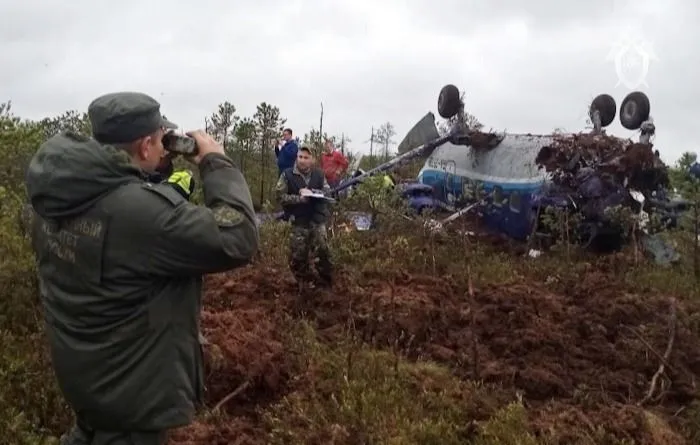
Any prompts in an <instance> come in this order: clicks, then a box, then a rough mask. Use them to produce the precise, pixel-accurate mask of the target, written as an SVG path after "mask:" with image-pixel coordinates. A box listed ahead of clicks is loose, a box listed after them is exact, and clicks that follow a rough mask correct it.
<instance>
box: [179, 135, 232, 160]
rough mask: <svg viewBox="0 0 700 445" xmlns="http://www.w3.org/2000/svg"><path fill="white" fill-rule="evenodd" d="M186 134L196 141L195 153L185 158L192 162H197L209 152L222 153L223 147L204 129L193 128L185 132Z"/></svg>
mask: <svg viewBox="0 0 700 445" xmlns="http://www.w3.org/2000/svg"><path fill="white" fill-rule="evenodd" d="M187 136H189V137H191V138H193V139H194V140H195V142H196V143H197V154H196V155H195V156H193V157H190V158H187V159H188V160H189V161H191V162H193V163H194V164H199V163H200V162H201V160H202V158H204V156H206V155H208V154H209V153H219V154H225V153H224V147H222V146H221V144H219V143H218V142H216V140H215V139H214V138H213V137H211V136H210V135H209V134H207V133H206V132H205V131H204V130H195V131H190V132H188V133H187Z"/></svg>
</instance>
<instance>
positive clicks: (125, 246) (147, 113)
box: [26, 92, 259, 445]
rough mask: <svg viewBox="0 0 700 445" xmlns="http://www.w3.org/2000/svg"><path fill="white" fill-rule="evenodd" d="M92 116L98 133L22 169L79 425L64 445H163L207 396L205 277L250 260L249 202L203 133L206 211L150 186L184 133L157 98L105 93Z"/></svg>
mask: <svg viewBox="0 0 700 445" xmlns="http://www.w3.org/2000/svg"><path fill="white" fill-rule="evenodd" d="M88 115H89V117H90V121H91V123H92V130H93V134H94V138H88V137H85V136H81V135H78V134H75V133H71V132H68V133H61V134H58V135H56V136H54V137H52V138H51V139H49V140H48V141H46V142H45V143H43V144H42V145H41V147H40V148H39V150H38V151H37V152H36V154H35V155H34V157H33V158H32V160H31V162H30V164H29V168H28V170H27V173H26V187H27V192H28V195H29V198H30V203H31V208H32V212H33V216H32V217H31V227H30V235H31V238H32V247H33V249H34V252H35V255H36V260H37V270H38V275H39V290H40V298H41V302H42V305H43V308H44V317H45V325H46V335H47V338H48V343H49V348H50V352H51V363H52V366H53V368H54V372H55V374H56V378H57V381H58V385H59V387H60V389H61V391H62V393H63V395H64V397H65V399H66V401H67V402H68V404H69V405H70V406H71V408H72V409H73V411H74V413H75V418H76V424H75V426H74V427H73V429H72V430H71V431H70V432H69V433H68V434H66V435H65V436H63V437H62V438H61V444H62V445H107V444H109V445H162V444H164V443H165V440H166V436H167V430H169V429H172V428H177V427H180V426H184V425H187V424H189V423H191V422H192V420H193V418H194V414H195V408H196V406H198V405H199V404H200V403H201V401H202V393H203V390H204V379H203V378H204V369H203V357H202V349H201V341H200V336H199V332H200V330H199V327H200V308H201V305H202V302H201V297H202V275H203V274H208V273H216V272H222V271H225V270H230V269H233V268H236V267H241V266H243V265H246V264H248V263H249V262H250V261H251V259H252V258H253V256H254V255H255V253H256V252H257V249H258V243H259V240H258V230H257V225H256V222H255V213H254V211H253V203H252V200H251V196H250V191H249V190H248V185H247V184H246V181H245V179H244V177H243V175H242V174H241V172H240V170H239V169H238V168H237V167H236V166H235V165H234V163H233V161H231V159H229V158H228V157H227V156H226V155H225V154H224V151H223V148H222V147H221V145H219V144H218V143H216V141H214V140H213V139H212V138H211V137H210V136H209V135H207V134H206V133H204V132H203V131H201V130H198V131H194V132H191V133H188V134H189V135H190V136H191V137H193V138H194V139H195V141H196V143H197V147H198V153H197V155H195V156H193V157H192V158H191V159H189V160H190V161H191V162H193V163H194V164H195V165H197V166H198V168H199V173H200V177H201V181H202V185H203V188H204V198H205V202H204V204H205V205H204V206H197V205H194V204H191V203H189V202H188V200H187V199H186V198H185V197H184V196H183V194H181V193H180V191H178V190H177V188H180V185H177V184H176V186H173V185H172V183H170V184H169V183H167V181H163V182H161V183H153V182H151V181H149V180H148V176H149V174H153V173H155V171H156V170H157V167H158V165H159V163H160V161H161V159H162V158H163V156H164V154H165V152H164V148H163V143H162V137H163V134H164V131H165V128H173V127H174V124H172V123H170V122H168V121H166V120H165V119H164V118H163V116H162V115H161V114H160V104H159V103H158V102H157V101H155V100H154V99H153V98H151V97H149V96H147V95H145V94H141V93H126V92H125V93H113V94H107V95H104V96H101V97H99V98H97V99H95V100H94V101H93V102H92V103H91V104H90V107H89V108H88ZM180 179H182V178H180ZM177 182H178V184H180V183H181V182H182V181H180V180H179V179H178V181H177ZM190 184H191V183H188V182H187V180H186V178H185V181H184V182H182V185H183V190H184V189H189V188H190Z"/></svg>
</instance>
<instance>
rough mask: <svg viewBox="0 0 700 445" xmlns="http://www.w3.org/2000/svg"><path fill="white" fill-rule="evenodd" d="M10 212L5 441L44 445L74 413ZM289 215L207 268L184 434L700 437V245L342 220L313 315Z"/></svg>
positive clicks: (488, 444)
mask: <svg viewBox="0 0 700 445" xmlns="http://www.w3.org/2000/svg"><path fill="white" fill-rule="evenodd" d="M3 222H4V224H3V231H2V234H1V236H0V249H2V251H1V252H0V254H2V255H1V256H0V258H3V260H2V261H3V264H2V267H0V289H2V293H3V294H2V302H1V303H0V304H2V306H3V307H2V309H3V310H2V311H1V314H2V317H1V318H0V323H1V324H0V337H2V342H3V345H4V346H3V350H2V353H1V354H2V361H1V362H0V363H1V365H0V388H3V389H2V391H1V392H0V402H1V403H0V414H1V415H0V419H2V420H0V432H2V434H0V443H7V444H20V445H33V444H45V443H46V444H48V443H52V442H51V441H52V440H53V441H55V437H56V436H58V435H59V434H60V433H61V432H62V431H64V430H65V429H66V428H68V427H69V424H70V415H69V411H68V410H67V409H66V407H65V406H64V404H63V402H62V400H61V397H60V394H59V392H58V391H57V389H56V387H55V383H54V381H53V377H52V374H51V371H50V366H49V363H48V361H47V358H46V354H45V351H44V349H43V348H42V347H41V345H43V343H44V340H43V338H42V333H41V317H40V313H39V311H38V307H37V297H36V284H35V279H34V278H33V274H34V271H33V266H32V261H31V255H30V254H29V251H28V250H27V241H26V239H23V238H22V237H21V236H20V235H19V234H18V232H17V231H16V227H15V226H16V224H15V222H14V220H12V219H11V218H9V217H5V218H4V220H3ZM469 229H471V230H476V231H477V232H478V231H479V228H478V227H474V226H473V225H470V226H469ZM287 230H288V227H286V226H285V225H281V224H270V225H266V226H265V227H264V228H263V229H262V242H263V245H262V249H261V255H260V257H259V258H258V259H257V260H256V262H255V264H253V265H251V266H249V267H246V268H244V269H240V270H237V271H235V272H232V273H226V274H219V275H213V276H209V277H208V278H207V280H206V292H205V297H204V311H203V315H202V330H203V333H204V335H205V337H206V338H207V340H208V342H209V345H207V346H206V349H205V351H206V358H207V369H206V371H207V379H206V383H207V393H206V408H205V409H204V410H203V411H202V414H201V415H200V416H199V418H198V419H197V421H196V422H195V423H194V424H193V425H191V426H189V427H186V428H182V429H180V430H177V431H173V432H172V434H171V438H170V444H173V445H174V444H180V445H185V444H188V445H199V444H202V445H204V444H215V445H216V444H221V445H223V444H234V443H237V444H363V443H364V444H476V445H504V444H525V445H530V444H533V445H534V444H546V445H565V444H566V445H570V444H574V445H577V444H580V445H593V444H596V445H598V444H603V445H606V444H608V445H619V444H645V445H646V444H649V445H651V444H679V445H680V444H694V443H698V441H699V440H700V405H698V402H697V395H698V390H697V386H696V385H697V383H696V381H697V379H698V377H699V376H700V335H699V334H700V312H699V311H698V302H700V286H698V282H697V281H695V278H694V277H693V274H692V255H691V252H689V251H684V252H683V253H684V259H683V262H682V263H681V264H679V265H677V266H675V267H673V268H660V267H658V266H655V265H653V264H651V263H649V262H648V261H647V260H646V259H645V258H644V257H643V255H642V254H641V253H640V252H639V251H637V250H636V249H635V248H634V247H629V248H628V249H627V250H625V251H623V252H621V253H617V254H611V255H607V256H592V255H586V254H582V253H581V252H578V251H577V250H576V249H575V248H573V247H566V246H562V247H560V248H559V250H558V251H553V252H549V253H546V254H544V255H542V256H540V257H539V258H529V257H527V256H525V255H523V252H524V251H525V250H526V249H524V248H523V247H522V246H516V245H513V244H511V243H509V242H507V241H503V240H501V239H500V238H498V237H492V236H467V237H462V236H460V235H457V234H451V235H434V234H431V233H430V232H429V231H427V230H426V229H424V227H423V225H422V224H421V223H420V222H416V221H414V222H410V221H405V222H404V221H402V222H400V223H388V222H385V223H384V224H382V225H381V227H380V229H378V230H377V231H374V232H345V231H340V230H335V229H333V230H332V232H331V243H332V248H333V252H334V255H335V258H336V262H337V263H338V278H337V282H336V284H335V288H334V289H333V290H332V291H318V292H315V293H313V294H311V295H307V297H308V298H309V300H310V301H309V302H308V303H307V304H306V305H305V306H304V307H303V309H304V311H303V312H302V313H301V314H299V304H298V291H297V289H296V286H295V284H294V282H293V280H292V278H291V275H290V274H289V272H288V269H287V266H286V254H287V253H286V242H285V241H284V240H285V239H286V234H287ZM676 236H677V237H681V235H676ZM686 242H687V240H686ZM679 245H681V247H682V245H683V243H682V242H681V243H680V244H679ZM9 258H14V259H13V260H10V259H9ZM672 301H675V302H676V309H677V319H676V321H675V331H676V334H675V338H674V345H673V349H672V352H671V354H670V356H669V358H668V360H664V361H666V362H667V363H666V365H667V366H666V370H665V372H664V373H663V376H662V378H661V379H660V380H659V383H658V385H657V391H656V392H655V394H654V397H653V398H652V399H651V400H650V401H648V402H645V403H644V404H642V405H638V404H639V402H640V401H642V400H643V399H644V397H645V395H646V393H647V392H648V390H649V387H650V381H651V379H652V376H653V375H654V373H655V372H656V371H657V369H658V368H659V365H660V364H661V362H662V360H661V359H660V358H659V356H660V355H663V353H664V350H665V348H666V344H667V342H668V339H669V324H670V321H669V314H670V306H671V304H672ZM232 392H235V394H234V395H233V396H232V397H231V398H230V400H228V401H226V402H225V403H223V404H221V405H220V406H219V408H218V409H216V410H215V409H214V407H215V406H216V405H217V404H219V403H220V402H221V401H222V399H224V398H225V397H226V396H227V395H230V394H231V393H232ZM51 437H53V438H54V439H51Z"/></svg>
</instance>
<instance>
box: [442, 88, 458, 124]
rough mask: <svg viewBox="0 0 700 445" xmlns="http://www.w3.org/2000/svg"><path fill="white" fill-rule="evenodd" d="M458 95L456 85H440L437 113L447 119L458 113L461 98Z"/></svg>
mask: <svg viewBox="0 0 700 445" xmlns="http://www.w3.org/2000/svg"><path fill="white" fill-rule="evenodd" d="M459 96H460V93H459V88H457V87H456V86H454V85H452V84H450V85H445V86H444V87H442V90H440V95H439V96H438V113H440V116H442V117H443V118H444V119H449V118H451V117H452V116H454V115H456V114H457V113H459V109H460V108H461V107H462V100H461V99H460V97H459Z"/></svg>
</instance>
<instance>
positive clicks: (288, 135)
mask: <svg viewBox="0 0 700 445" xmlns="http://www.w3.org/2000/svg"><path fill="white" fill-rule="evenodd" d="M281 145H282V146H281V147H280V146H279V145H278V146H276V147H275V156H277V168H278V169H279V174H280V175H281V174H282V172H283V171H285V170H286V169H288V168H292V167H294V163H295V162H296V160H297V153H298V152H299V147H298V146H297V142H296V141H295V140H294V139H292V129H291V128H285V129H284V131H282V144H281Z"/></svg>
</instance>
